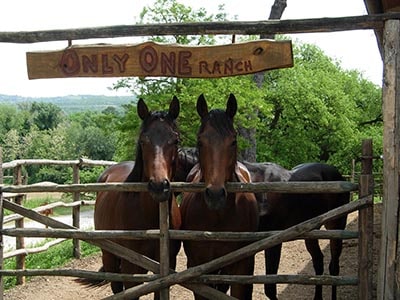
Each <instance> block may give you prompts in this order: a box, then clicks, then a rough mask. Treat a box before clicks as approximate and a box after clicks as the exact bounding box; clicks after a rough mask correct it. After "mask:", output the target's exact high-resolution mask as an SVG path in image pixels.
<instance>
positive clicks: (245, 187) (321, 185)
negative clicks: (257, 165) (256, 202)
mask: <svg viewBox="0 0 400 300" xmlns="http://www.w3.org/2000/svg"><path fill="white" fill-rule="evenodd" d="M171 189H172V190H173V191H174V192H202V191H203V190H204V189H205V185H204V183H196V184H193V183H188V182H171ZM226 189H227V191H228V192H252V193H256V192H265V191H271V192H282V193H343V192H350V191H357V189H358V185H357V184H354V183H351V182H349V181H324V182H322V181H307V182H306V181H298V182H296V181H291V182H252V183H241V182H228V183H227V184H226ZM0 190H1V191H3V192H8V193H32V192H60V193H68V192H77V191H80V192H81V193H84V192H100V191H111V190H112V191H119V192H128V191H131V192H132V191H135V192H145V191H147V184H146V183H143V182H131V183H123V182H112V183H86V184H56V183H54V184H49V185H46V184H31V185H20V186H19V185H5V186H2V187H0Z"/></svg>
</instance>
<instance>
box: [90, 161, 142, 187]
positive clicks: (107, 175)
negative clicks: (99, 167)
mask: <svg viewBox="0 0 400 300" xmlns="http://www.w3.org/2000/svg"><path fill="white" fill-rule="evenodd" d="M134 166H135V162H134V161H124V162H120V163H118V164H115V165H112V166H110V167H108V168H107V169H105V170H104V171H103V173H101V174H100V176H99V178H98V179H97V182H99V183H104V182H124V181H126V179H127V178H128V176H129V174H130V173H131V172H132V170H133V167H134Z"/></svg>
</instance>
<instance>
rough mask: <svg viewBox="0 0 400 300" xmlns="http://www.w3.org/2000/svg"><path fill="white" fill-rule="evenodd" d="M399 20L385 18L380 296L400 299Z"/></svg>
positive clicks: (380, 297)
mask: <svg viewBox="0 0 400 300" xmlns="http://www.w3.org/2000/svg"><path fill="white" fill-rule="evenodd" d="M399 32H400V21H399V20H387V21H385V26H384V32H383V44H384V77H383V90H382V92H383V93H382V111H383V122H384V128H383V211H382V237H381V249H380V250H381V251H380V261H379V267H378V280H377V281H378V291H377V292H378V298H377V299H400V294H399V287H398V284H399V279H400V276H399V268H400V266H399V263H400V261H399V249H398V246H399V245H398V242H399V191H400V190H399V171H400V167H399V154H400V152H399V140H400V132H399V127H400V124H399V123H400V122H399V120H400V105H399V101H400V88H399V83H400V82H399V68H400V53H399V51H400V35H399Z"/></svg>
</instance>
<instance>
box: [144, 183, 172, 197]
mask: <svg viewBox="0 0 400 300" xmlns="http://www.w3.org/2000/svg"><path fill="white" fill-rule="evenodd" d="M147 189H148V190H149V192H150V195H151V196H152V197H153V199H154V200H156V201H158V202H163V201H167V200H168V199H169V197H170V196H171V184H170V183H169V180H168V179H164V180H162V181H154V180H152V179H150V181H149V183H148V184H147Z"/></svg>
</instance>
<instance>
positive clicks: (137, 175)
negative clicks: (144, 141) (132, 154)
mask: <svg viewBox="0 0 400 300" xmlns="http://www.w3.org/2000/svg"><path fill="white" fill-rule="evenodd" d="M143 165H144V162H143V156H142V149H141V148H140V146H139V144H138V145H137V152H136V158H135V165H134V167H133V169H132V172H131V173H130V174H129V175H128V177H127V180H126V181H127V182H144V178H143V177H144V176H143V174H144V172H143Z"/></svg>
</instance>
